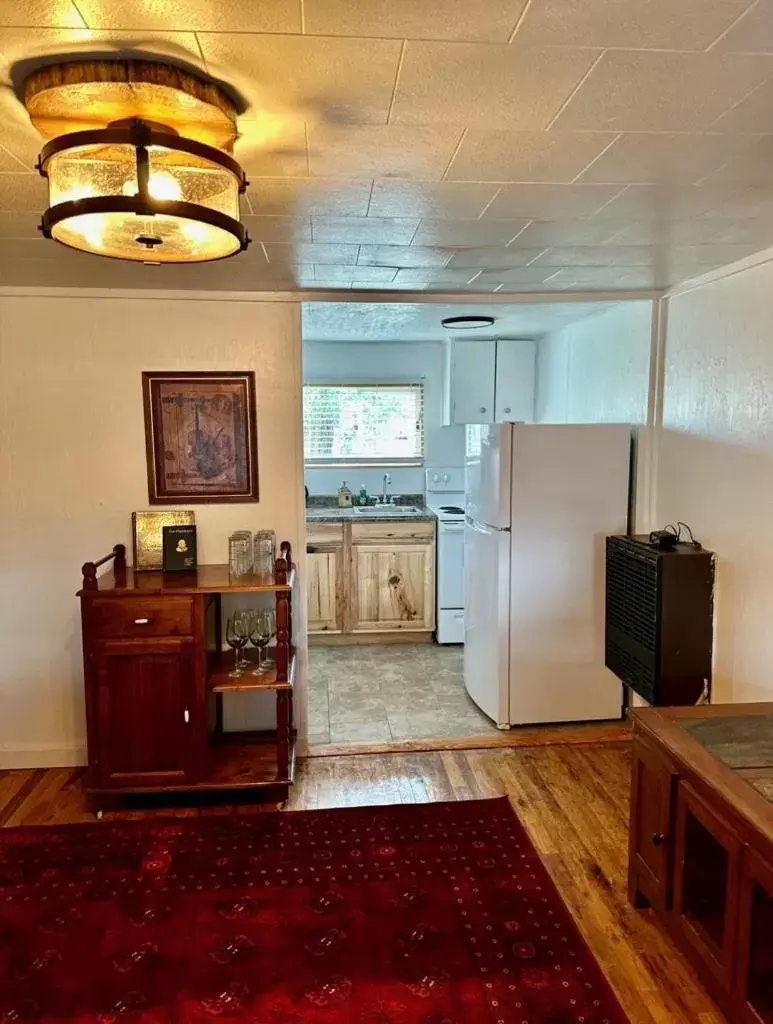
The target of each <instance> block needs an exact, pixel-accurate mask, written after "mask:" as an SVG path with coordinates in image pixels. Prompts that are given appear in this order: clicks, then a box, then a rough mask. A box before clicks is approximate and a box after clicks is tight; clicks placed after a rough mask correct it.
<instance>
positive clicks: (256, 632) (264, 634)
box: [250, 611, 271, 676]
mask: <svg viewBox="0 0 773 1024" xmlns="http://www.w3.org/2000/svg"><path fill="white" fill-rule="evenodd" d="M250 626H251V629H250V640H251V641H252V644H253V645H254V646H255V647H257V648H258V663H257V665H256V666H255V668H254V669H253V670H252V675H254V676H262V675H265V674H266V673H267V672H268V668H267V667H266V666H265V665H263V664H262V661H261V654H262V652H263V651H264V650H265V648H266V647H267V645H268V642H269V640H270V639H271V619H270V613H269V612H266V611H260V612H254V613H253V614H252V617H251V619H250Z"/></svg>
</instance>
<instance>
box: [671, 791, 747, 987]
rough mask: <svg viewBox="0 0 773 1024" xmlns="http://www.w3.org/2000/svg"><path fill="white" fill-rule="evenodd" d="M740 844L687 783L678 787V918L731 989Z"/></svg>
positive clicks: (695, 948) (690, 939)
mask: <svg viewBox="0 0 773 1024" xmlns="http://www.w3.org/2000/svg"><path fill="white" fill-rule="evenodd" d="M740 852H741V843H740V840H739V839H738V837H737V835H736V832H735V830H734V829H733V828H732V826H731V825H730V824H729V823H728V822H727V821H725V820H724V819H723V818H722V817H721V816H720V815H718V814H717V813H716V812H715V811H714V810H713V809H712V808H711V807H710V806H709V804H708V803H707V802H706V801H705V800H704V799H703V798H702V797H701V796H700V795H699V794H698V793H697V792H696V791H695V790H694V789H693V788H692V786H690V785H689V783H687V782H684V781H680V783H679V788H678V791H677V814H676V845H675V851H674V873H675V877H674V919H675V922H676V925H677V927H678V928H679V930H680V932H681V934H682V935H683V937H684V939H685V940H686V941H687V943H688V944H689V945H690V946H691V947H692V949H693V951H694V952H695V953H696V954H697V955H698V956H699V957H700V959H701V960H702V961H703V963H704V964H705V966H706V967H707V968H708V969H709V970H710V972H711V973H712V975H713V976H714V978H715V980H716V982H717V983H718V984H719V986H720V987H721V988H722V989H723V990H724V991H726V992H730V991H731V990H732V986H733V974H734V971H733V968H734V961H735V954H736V948H735V946H736V942H735V935H736V933H735V927H736V917H737V911H738V871H739V860H740Z"/></svg>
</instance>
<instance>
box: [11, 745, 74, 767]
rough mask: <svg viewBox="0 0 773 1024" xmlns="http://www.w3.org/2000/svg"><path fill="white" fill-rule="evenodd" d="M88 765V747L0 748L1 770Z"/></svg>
mask: <svg viewBox="0 0 773 1024" xmlns="http://www.w3.org/2000/svg"><path fill="white" fill-rule="evenodd" d="M86 763H87V757H86V745H85V744H83V743H77V744H73V745H72V746H68V747H49V746H29V747H16V748H15V749H11V748H10V747H0V770H2V771H8V770H10V769H13V768H79V767H81V766H82V765H85V764H86Z"/></svg>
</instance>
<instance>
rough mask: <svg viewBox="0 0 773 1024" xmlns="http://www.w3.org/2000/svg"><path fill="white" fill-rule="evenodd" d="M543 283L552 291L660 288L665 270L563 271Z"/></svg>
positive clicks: (667, 280)
mask: <svg viewBox="0 0 773 1024" xmlns="http://www.w3.org/2000/svg"><path fill="white" fill-rule="evenodd" d="M556 269H557V270H558V271H559V272H558V273H557V274H556V276H555V277H551V278H549V279H548V281H547V286H548V287H549V288H551V289H553V290H559V291H560V290H563V289H567V290H569V289H577V290H580V291H581V290H583V289H593V290H596V289H598V290H601V291H605V290H608V291H620V290H623V289H628V288H663V287H664V286H665V285H667V284H668V283H669V274H668V271H667V270H666V269H657V268H655V269H653V268H652V267H617V266H611V267H566V268H563V269H562V268H556Z"/></svg>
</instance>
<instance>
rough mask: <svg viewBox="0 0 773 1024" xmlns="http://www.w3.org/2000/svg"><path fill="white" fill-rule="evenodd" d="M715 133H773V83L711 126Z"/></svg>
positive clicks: (748, 97)
mask: <svg viewBox="0 0 773 1024" xmlns="http://www.w3.org/2000/svg"><path fill="white" fill-rule="evenodd" d="M710 130H711V131H713V132H740V133H751V132H773V81H771V82H766V83H765V84H764V85H761V86H760V87H759V89H755V90H754V92H752V93H750V94H749V95H748V96H747V97H746V98H745V99H743V100H741V102H740V103H737V104H736V105H735V106H734V107H731V108H730V109H729V110H728V111H727V112H726V113H724V114H723V115H722V116H721V117H719V118H717V120H716V121H714V122H713V123H712V124H711V128H710Z"/></svg>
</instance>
